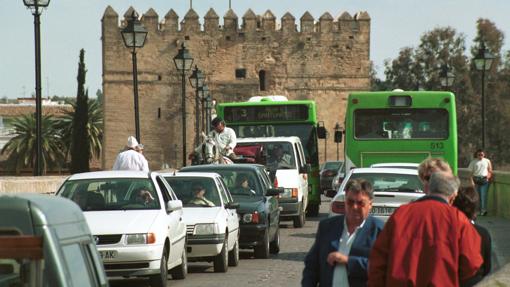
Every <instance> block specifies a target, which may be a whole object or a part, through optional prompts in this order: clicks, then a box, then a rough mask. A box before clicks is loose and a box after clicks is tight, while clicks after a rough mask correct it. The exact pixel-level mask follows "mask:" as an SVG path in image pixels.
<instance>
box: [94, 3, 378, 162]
mask: <svg viewBox="0 0 510 287" xmlns="http://www.w3.org/2000/svg"><path fill="white" fill-rule="evenodd" d="M132 11H133V8H131V7H130V8H129V9H128V10H127V11H126V12H125V14H124V19H121V20H120V22H119V16H118V14H117V13H116V12H115V11H114V10H113V9H112V8H111V7H110V6H108V7H107V8H106V11H105V13H104V16H103V19H102V43H103V92H104V111H105V137H104V149H103V152H104V153H103V167H104V168H110V167H111V166H112V164H113V161H114V160H115V156H116V155H117V153H118V152H119V150H120V149H121V148H122V147H123V146H124V145H125V144H126V140H127V137H128V136H129V135H133V134H134V133H135V131H134V126H135V125H134V108H133V106H134V104H133V86H132V61H131V54H130V50H129V49H127V48H125V46H124V44H123V42H122V37H121V33H120V31H121V29H122V28H123V27H124V26H125V24H126V17H127V16H129V15H131V13H132ZM141 22H142V24H143V25H144V26H145V27H146V29H147V30H148V35H147V40H146V43H145V46H144V47H143V48H142V49H139V50H137V59H138V81H139V86H138V87H139V107H140V127H141V128H140V130H141V142H142V143H144V144H145V146H146V148H145V155H146V157H147V159H148V160H149V163H150V167H151V169H159V168H161V166H163V165H169V166H171V167H179V166H180V165H181V163H182V154H181V151H182V146H181V143H182V136H181V133H182V123H181V115H182V114H181V76H180V74H178V72H177V71H176V68H175V66H174V63H173V57H174V56H175V55H176V54H177V51H178V49H179V48H180V45H181V43H183V42H184V43H185V45H186V47H187V48H188V49H189V51H190V53H191V55H192V56H193V58H194V64H196V65H197V66H198V67H199V68H200V69H201V70H202V71H203V72H205V74H206V76H207V84H208V86H209V89H210V91H211V94H212V96H213V98H215V99H216V100H217V101H218V102H231V101H244V100H247V99H248V98H249V97H251V96H260V95H271V94H279V95H285V96H287V97H288V98H289V99H313V100H315V101H316V102H317V105H318V119H319V120H321V121H324V122H325V125H326V128H327V129H328V130H329V131H330V137H329V138H328V146H329V147H330V149H331V150H328V159H330V160H332V159H336V145H335V144H334V142H333V127H334V126H335V124H336V123H337V122H338V123H340V125H342V126H343V121H344V113H345V101H346V97H347V94H348V92H350V91H354V90H367V89H369V85H370V80H369V73H370V57H369V56H370V55H369V52H370V51H369V47H370V17H369V15H368V14H367V13H366V12H360V13H357V14H355V15H354V16H351V15H350V14H349V13H347V12H344V13H343V14H342V15H341V16H340V17H339V18H338V19H336V20H334V19H333V17H332V16H331V14H329V13H324V14H323V15H322V16H321V17H320V18H319V19H318V21H316V20H315V19H314V18H313V17H312V16H311V15H310V13H308V12H306V13H305V14H304V15H303V16H302V17H301V18H300V20H299V27H300V28H299V29H298V28H297V26H298V25H297V24H296V20H295V18H294V16H292V15H291V14H290V13H286V14H285V15H284V16H283V17H282V18H281V19H280V21H279V22H277V21H276V17H275V16H274V15H273V13H272V12H271V11H269V10H268V11H267V12H265V13H264V14H263V15H255V13H253V11H251V10H248V11H247V12H246V13H245V14H244V16H243V17H242V21H239V19H238V16H237V15H236V14H235V12H234V11H233V10H229V11H227V13H226V14H225V15H224V17H223V25H220V21H219V16H218V15H217V14H216V12H215V11H214V10H212V9H211V10H209V12H208V13H207V14H206V15H205V17H204V19H203V25H202V23H200V19H199V16H198V15H197V14H196V12H195V11H193V10H190V11H188V13H187V14H186V15H185V16H184V19H183V20H182V21H181V22H180V25H179V16H178V15H177V14H176V13H175V12H174V11H173V10H170V11H169V12H168V13H167V14H166V15H165V17H164V19H163V20H162V21H160V19H159V16H158V14H157V13H156V12H155V11H154V10H153V9H149V10H148V11H147V12H146V13H145V14H143V15H142V17H141ZM240 22H242V24H241V25H240V26H239V23H240ZM236 69H245V70H246V77H245V78H236V75H235V71H236ZM261 71H264V72H265V75H266V76H265V83H264V84H265V86H266V89H265V90H261V86H260V79H259V73H260V72H261ZM188 76H189V74H188ZM188 76H186V85H187V86H186V92H187V93H186V105H187V108H186V115H187V117H186V121H187V125H186V129H187V151H188V152H189V151H190V150H191V148H192V146H193V139H194V137H195V129H194V119H195V115H194V105H195V102H194V98H195V97H194V90H193V89H192V88H191V86H190V85H189V82H188V79H187V78H188ZM319 146H320V153H321V156H320V160H321V161H323V160H324V150H323V149H324V142H323V141H322V140H321V141H320V143H319ZM340 150H342V151H343V146H340ZM341 154H343V152H342V153H341ZM341 157H342V156H341Z"/></svg>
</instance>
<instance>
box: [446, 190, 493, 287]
mask: <svg viewBox="0 0 510 287" xmlns="http://www.w3.org/2000/svg"><path fill="white" fill-rule="evenodd" d="M453 206H455V207H457V208H458V209H459V210H460V211H462V212H463V213H464V214H465V215H466V217H467V218H468V219H470V220H471V223H472V224H473V226H474V227H475V228H476V231H478V234H479V235H480V238H481V239H482V245H481V251H482V258H483V264H482V266H481V267H480V269H479V270H478V272H477V273H476V275H475V276H474V277H472V278H470V279H469V280H467V281H466V282H464V283H463V284H461V286H463V287H470V286H475V285H476V284H477V283H478V282H480V281H481V280H482V279H483V277H485V276H486V275H487V274H489V272H490V271H491V249H492V247H491V245H492V240H491V235H490V234H489V231H488V230H487V229H486V228H485V227H483V226H481V225H478V224H476V223H475V220H476V211H477V210H478V193H477V192H476V190H475V189H474V188H473V187H472V186H469V187H462V188H460V189H459V192H458V194H457V197H455V200H454V201H453Z"/></svg>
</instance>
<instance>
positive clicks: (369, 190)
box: [345, 178, 374, 200]
mask: <svg viewBox="0 0 510 287" xmlns="http://www.w3.org/2000/svg"><path fill="white" fill-rule="evenodd" d="M348 192H353V193H361V194H364V195H366V196H368V198H370V199H371V200H372V199H373V198H374V187H373V186H372V183H371V182H370V181H368V180H366V179H363V178H358V179H351V180H349V182H347V184H346V185H345V193H346V194H347V193H348Z"/></svg>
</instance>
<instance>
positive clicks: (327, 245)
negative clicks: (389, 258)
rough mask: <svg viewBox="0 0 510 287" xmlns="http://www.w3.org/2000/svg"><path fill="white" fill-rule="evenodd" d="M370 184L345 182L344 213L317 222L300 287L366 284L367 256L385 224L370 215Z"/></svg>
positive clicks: (371, 189) (357, 181) (359, 181)
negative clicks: (317, 225)
mask: <svg viewBox="0 0 510 287" xmlns="http://www.w3.org/2000/svg"><path fill="white" fill-rule="evenodd" d="M373 197H374V193H373V187H372V184H371V183H370V182H368V181H366V180H363V179H357V180H352V181H349V182H348V183H347V186H346V193H345V215H338V216H334V217H330V218H327V219H324V220H322V221H321V222H320V223H319V227H318V230H317V233H316V235H315V242H314V243H313V245H312V248H311V249H310V251H309V252H308V254H307V255H306V258H305V268H304V270H303V279H302V281H301V285H302V286H307V287H309V286H321V287H324V286H351V287H352V286H365V285H366V282H367V269H368V256H369V254H370V249H371V248H372V245H373V244H374V241H375V239H376V238H377V235H378V234H379V233H380V232H381V229H382V227H383V226H384V223H383V222H382V221H381V220H380V219H378V218H375V217H373V216H372V215H370V209H371V208H372V199H373Z"/></svg>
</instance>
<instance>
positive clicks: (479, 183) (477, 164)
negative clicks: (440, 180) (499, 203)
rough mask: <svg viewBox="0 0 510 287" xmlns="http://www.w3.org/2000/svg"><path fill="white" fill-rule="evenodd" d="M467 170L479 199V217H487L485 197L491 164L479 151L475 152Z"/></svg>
mask: <svg viewBox="0 0 510 287" xmlns="http://www.w3.org/2000/svg"><path fill="white" fill-rule="evenodd" d="M473 157H474V158H473V160H471V162H470V163H469V166H468V169H469V171H470V172H471V180H472V184H473V186H474V187H475V188H476V191H477V192H478V196H479V197H480V215H482V216H485V215H487V195H488V191H489V184H490V180H491V179H492V163H491V161H490V160H489V159H488V158H486V157H485V152H484V151H483V150H482V149H479V150H477V151H476V152H475V154H474V156H473Z"/></svg>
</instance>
